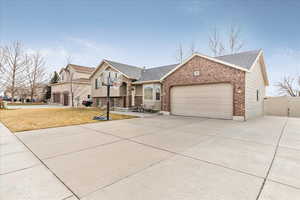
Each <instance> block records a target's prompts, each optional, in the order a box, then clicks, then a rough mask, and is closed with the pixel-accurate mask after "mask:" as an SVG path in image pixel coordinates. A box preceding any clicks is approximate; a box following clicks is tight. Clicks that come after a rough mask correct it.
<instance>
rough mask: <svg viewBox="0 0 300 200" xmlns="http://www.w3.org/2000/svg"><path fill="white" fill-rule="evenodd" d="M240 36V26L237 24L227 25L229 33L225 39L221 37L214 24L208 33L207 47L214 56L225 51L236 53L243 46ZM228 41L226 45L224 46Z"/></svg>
mask: <svg viewBox="0 0 300 200" xmlns="http://www.w3.org/2000/svg"><path fill="white" fill-rule="evenodd" d="M240 38H241V28H240V27H239V26H237V25H231V26H230V27H229V34H228V38H227V39H225V40H224V39H223V38H221V36H220V33H219V30H218V29H217V27H216V26H215V27H214V28H213V29H212V31H211V33H210V35H209V43H208V44H209V48H210V50H211V51H212V53H213V55H214V56H221V55H224V54H225V53H226V52H230V53H237V52H239V51H240V50H241V49H242V48H243V46H244V42H243V41H242V40H241V39H240ZM227 41H228V47H227V46H225V44H227Z"/></svg>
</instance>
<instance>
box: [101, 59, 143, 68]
mask: <svg viewBox="0 0 300 200" xmlns="http://www.w3.org/2000/svg"><path fill="white" fill-rule="evenodd" d="M103 60H104V61H107V62H114V63H117V64H121V65H127V66H129V67H135V68H138V69H142V68H141V67H138V66H135V65H129V64H125V63H121V62H117V61H113V60H108V59H103Z"/></svg>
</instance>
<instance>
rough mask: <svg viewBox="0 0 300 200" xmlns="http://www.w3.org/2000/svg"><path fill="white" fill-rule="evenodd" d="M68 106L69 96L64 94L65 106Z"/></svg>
mask: <svg viewBox="0 0 300 200" xmlns="http://www.w3.org/2000/svg"><path fill="white" fill-rule="evenodd" d="M68 105H69V94H68V93H64V106H68Z"/></svg>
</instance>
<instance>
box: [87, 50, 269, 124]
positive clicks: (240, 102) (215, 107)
mask: <svg viewBox="0 0 300 200" xmlns="http://www.w3.org/2000/svg"><path fill="white" fill-rule="evenodd" d="M104 72H105V73H104ZM107 72H109V73H112V75H113V76H116V77H120V78H119V79H118V80H120V82H121V83H120V84H119V85H118V86H116V87H113V89H112V94H111V97H112V98H111V105H112V106H118V107H131V106H138V105H144V106H145V107H150V108H152V109H156V110H160V111H161V112H162V113H165V114H174V115H183V116H198V117H208V118H221V119H234V120H246V119H250V118H253V117H257V116H261V115H263V113H264V102H263V101H264V97H265V88H266V86H268V84H269V83H268V77H267V72H266V66H265V62H264V57H263V52H262V50H255V51H247V52H241V53H236V54H230V55H224V56H219V57H210V56H206V55H202V54H199V53H195V54H193V55H192V56H191V57H189V58H188V59H186V60H185V61H184V62H183V63H181V64H173V65H167V66H161V67H152V68H147V69H146V68H143V67H137V66H131V65H126V64H122V63H118V62H114V61H109V60H103V61H102V62H101V63H100V65H99V66H98V67H97V68H96V70H95V71H94V72H93V73H92V75H91V76H90V80H91V85H92V90H91V95H92V98H93V101H94V104H95V105H97V106H102V105H105V104H106V89H105V87H104V86H103V84H102V83H101V82H102V80H104V79H103V76H104V74H107Z"/></svg>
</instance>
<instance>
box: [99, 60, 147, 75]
mask: <svg viewBox="0 0 300 200" xmlns="http://www.w3.org/2000/svg"><path fill="white" fill-rule="evenodd" d="M105 61H106V62H108V63H109V64H110V65H111V66H113V67H114V68H116V69H117V70H119V71H120V72H122V73H124V74H126V75H127V76H128V77H129V78H132V79H137V80H138V79H140V77H141V73H142V70H143V69H142V68H140V67H136V66H133V65H126V64H123V63H118V62H114V61H111V60H105Z"/></svg>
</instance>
